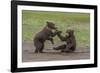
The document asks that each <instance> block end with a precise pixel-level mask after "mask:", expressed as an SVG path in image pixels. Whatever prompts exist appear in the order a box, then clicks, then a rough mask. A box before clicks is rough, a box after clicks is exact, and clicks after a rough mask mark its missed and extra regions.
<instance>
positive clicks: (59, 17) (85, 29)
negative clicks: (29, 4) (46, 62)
mask: <svg viewBox="0 0 100 73" xmlns="http://www.w3.org/2000/svg"><path fill="white" fill-rule="evenodd" d="M46 21H52V22H54V23H55V24H56V26H57V27H58V29H59V30H61V31H63V35H65V31H66V30H67V29H68V28H72V29H74V30H75V36H76V40H77V44H78V45H79V46H82V45H85V46H89V42H90V25H89V24H90V14H88V13H71V12H70V13H68V12H44V11H43V12H42V11H30V10H23V11H22V25H23V26H22V35H23V41H24V42H31V41H32V40H33V38H34V35H35V34H36V33H37V32H39V31H40V30H42V28H43V27H44V26H45V25H46ZM54 40H55V42H58V41H59V39H58V38H57V37H55V38H54ZM59 42H60V41H59Z"/></svg>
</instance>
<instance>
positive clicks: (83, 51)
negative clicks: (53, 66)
mask: <svg viewBox="0 0 100 73" xmlns="http://www.w3.org/2000/svg"><path fill="white" fill-rule="evenodd" d="M51 46H52V45H50V44H49V45H46V46H45V48H44V50H43V51H44V53H38V54H36V53H34V50H35V47H34V45H33V43H26V42H24V43H23V48H22V62H35V61H56V60H80V59H89V58H90V49H89V47H85V48H83V47H80V48H77V49H76V51H75V52H74V53H61V52H60V51H56V50H53V49H52V47H51Z"/></svg>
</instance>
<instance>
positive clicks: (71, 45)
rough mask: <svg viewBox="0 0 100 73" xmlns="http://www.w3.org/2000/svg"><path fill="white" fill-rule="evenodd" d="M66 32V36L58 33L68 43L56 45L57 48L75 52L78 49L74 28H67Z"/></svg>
mask: <svg viewBox="0 0 100 73" xmlns="http://www.w3.org/2000/svg"><path fill="white" fill-rule="evenodd" d="M58 32H59V31H58ZM66 33H68V35H66V36H65V37H63V36H62V35H61V34H60V33H58V37H59V38H60V39H61V41H65V42H66V44H64V45H61V46H58V47H55V48H54V49H55V50H61V51H62V52H73V51H75V50H76V40H75V35H74V30H71V29H70V30H67V32H66Z"/></svg>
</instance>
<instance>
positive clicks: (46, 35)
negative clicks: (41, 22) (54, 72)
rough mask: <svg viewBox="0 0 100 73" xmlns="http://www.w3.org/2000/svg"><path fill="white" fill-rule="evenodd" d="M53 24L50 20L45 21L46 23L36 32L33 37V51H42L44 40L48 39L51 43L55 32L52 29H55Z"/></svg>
mask: <svg viewBox="0 0 100 73" xmlns="http://www.w3.org/2000/svg"><path fill="white" fill-rule="evenodd" d="M56 29H57V28H56V27H55V24H54V23H52V22H47V25H46V26H45V27H44V28H43V29H42V30H41V31H40V32H38V33H37V34H36V36H35V37H34V46H35V48H36V49H35V53H42V52H43V49H44V42H45V41H46V40H50V41H51V43H52V44H54V42H53V38H52V37H54V36H55V35H56V32H53V31H52V30H56Z"/></svg>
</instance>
